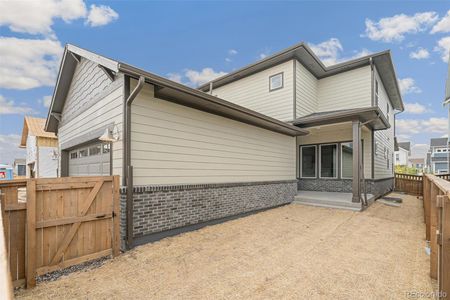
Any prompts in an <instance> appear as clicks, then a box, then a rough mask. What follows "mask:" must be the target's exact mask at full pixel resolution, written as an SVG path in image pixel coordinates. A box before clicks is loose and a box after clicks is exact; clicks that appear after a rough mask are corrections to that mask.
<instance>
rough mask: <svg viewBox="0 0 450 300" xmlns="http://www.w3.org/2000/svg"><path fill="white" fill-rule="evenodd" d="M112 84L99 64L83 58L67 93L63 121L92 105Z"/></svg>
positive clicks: (70, 118) (67, 120)
mask: <svg viewBox="0 0 450 300" xmlns="http://www.w3.org/2000/svg"><path fill="white" fill-rule="evenodd" d="M111 85H112V83H111V80H110V79H109V78H108V76H107V75H106V74H105V72H104V71H103V70H102V69H101V68H100V67H99V66H98V65H97V64H95V63H94V62H92V61H90V60H88V59H85V58H81V61H80V63H78V65H77V67H76V69H75V72H74V75H73V78H72V83H71V85H70V88H69V92H68V93H67V98H66V102H65V105H64V108H63V112H62V120H61V123H62V124H64V123H67V122H69V121H70V120H72V119H73V118H75V117H76V116H78V115H80V114H81V113H82V112H84V111H85V110H86V109H88V108H89V107H91V106H92V105H93V102H94V101H95V100H96V99H97V98H99V95H100V94H101V93H102V92H103V91H105V90H106V89H107V88H108V87H110V86H111Z"/></svg>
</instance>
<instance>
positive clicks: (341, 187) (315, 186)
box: [298, 178, 394, 197]
mask: <svg viewBox="0 0 450 300" xmlns="http://www.w3.org/2000/svg"><path fill="white" fill-rule="evenodd" d="M366 183H367V193H369V194H372V195H374V196H376V197H379V196H382V195H384V194H386V193H387V192H389V191H392V190H393V189H394V178H386V179H376V180H373V179H366ZM298 189H299V190H300V191H320V192H342V193H351V192H352V180H351V179H300V180H299V181H298Z"/></svg>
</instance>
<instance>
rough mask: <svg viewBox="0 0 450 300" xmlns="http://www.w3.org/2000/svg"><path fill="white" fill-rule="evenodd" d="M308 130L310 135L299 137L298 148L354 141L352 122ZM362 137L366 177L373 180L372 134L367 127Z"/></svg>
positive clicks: (364, 128)
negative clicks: (300, 146)
mask: <svg viewBox="0 0 450 300" xmlns="http://www.w3.org/2000/svg"><path fill="white" fill-rule="evenodd" d="M308 130H309V131H310V134H309V135H305V136H299V137H297V148H298V146H299V145H309V144H325V143H336V142H351V141H352V140H353V134H352V124H351V122H345V123H339V124H333V125H325V126H319V127H311V128H308ZM361 137H362V139H363V141H364V146H363V147H364V177H365V178H372V134H371V132H370V130H369V129H367V127H363V129H362V132H361ZM339 159H340V157H339ZM339 172H340V171H339Z"/></svg>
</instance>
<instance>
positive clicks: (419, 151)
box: [411, 144, 430, 158]
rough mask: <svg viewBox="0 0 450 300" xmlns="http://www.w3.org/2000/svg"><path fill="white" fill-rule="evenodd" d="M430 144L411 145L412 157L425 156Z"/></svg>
mask: <svg viewBox="0 0 450 300" xmlns="http://www.w3.org/2000/svg"><path fill="white" fill-rule="evenodd" d="M428 149H430V145H428V144H415V145H412V146H411V157H417V158H425V157H426V156H427V152H428Z"/></svg>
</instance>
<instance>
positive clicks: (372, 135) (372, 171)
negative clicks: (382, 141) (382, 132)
mask: <svg viewBox="0 0 450 300" xmlns="http://www.w3.org/2000/svg"><path fill="white" fill-rule="evenodd" d="M369 62H370V91H371V94H370V95H371V97H370V103H371V105H372V107H375V87H374V86H375V76H374V71H373V59H372V57H370V58H369ZM371 132H372V133H371V138H372V145H371V146H372V151H370V152H371V153H372V157H371V160H370V165H371V166H370V169H371V170H370V171H371V172H370V175H371V177H372V180H375V131H374V130H373V129H372V130H371Z"/></svg>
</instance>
